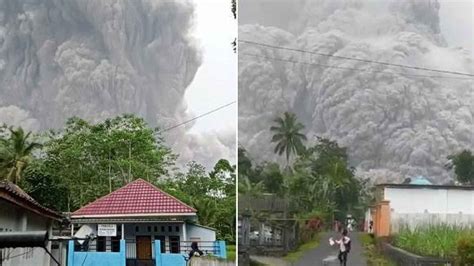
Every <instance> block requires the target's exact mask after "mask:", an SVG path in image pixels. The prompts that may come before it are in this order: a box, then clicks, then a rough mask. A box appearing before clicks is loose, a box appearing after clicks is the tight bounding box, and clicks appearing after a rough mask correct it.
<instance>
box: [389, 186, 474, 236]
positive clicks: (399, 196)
mask: <svg viewBox="0 0 474 266" xmlns="http://www.w3.org/2000/svg"><path fill="white" fill-rule="evenodd" d="M384 199H385V200H388V201H390V209H391V213H390V221H391V232H392V233H396V232H397V231H398V230H399V228H400V226H405V225H407V226H409V227H411V228H414V227H416V226H420V225H423V224H452V225H458V226H468V227H474V191H472V190H454V189H449V190H448V189H427V188H419V189H417V188H411V189H406V188H405V189H404V188H385V193H384Z"/></svg>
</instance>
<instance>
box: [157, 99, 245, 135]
mask: <svg viewBox="0 0 474 266" xmlns="http://www.w3.org/2000/svg"><path fill="white" fill-rule="evenodd" d="M236 102H237V101H233V102H230V103H227V104H224V105H221V106H219V107H217V108H215V109H212V110H211V111H208V112H206V113H204V114H201V115H198V116H196V117H193V118H191V119H189V120H186V121H184V122H181V123H179V124H177V125H174V126H171V127H168V128H165V129H163V130H159V132H166V131H169V130H171V129H173V128H177V127H179V126H182V125H185V124H187V123H190V122H192V121H194V120H197V119H199V118H201V117H204V116H207V115H210V114H212V113H215V112H217V111H219V110H221V109H224V108H226V107H227V106H230V105H232V104H234V103H236Z"/></svg>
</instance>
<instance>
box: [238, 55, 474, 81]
mask: <svg viewBox="0 0 474 266" xmlns="http://www.w3.org/2000/svg"><path fill="white" fill-rule="evenodd" d="M239 55H246V56H252V57H257V58H263V59H268V60H274V61H281V62H287V63H294V64H304V65H312V66H318V67H325V68H335V69H346V70H353V71H359V72H364V71H369V72H374V73H384V74H392V75H393V74H399V75H403V76H412V77H425V78H446V79H461V80H472V78H458V77H449V76H430V75H417V74H407V73H403V72H393V71H392V72H387V71H383V70H372V69H368V68H352V67H342V66H331V65H324V64H318V63H310V62H304V61H298V60H290V59H283V58H276V57H268V56H262V55H257V54H250V53H239Z"/></svg>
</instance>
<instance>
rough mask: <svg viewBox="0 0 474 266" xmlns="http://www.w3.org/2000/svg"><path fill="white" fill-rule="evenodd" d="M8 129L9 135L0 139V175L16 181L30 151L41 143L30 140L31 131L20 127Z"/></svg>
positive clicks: (26, 162)
mask: <svg viewBox="0 0 474 266" xmlns="http://www.w3.org/2000/svg"><path fill="white" fill-rule="evenodd" d="M9 130H10V137H9V138H8V139H0V177H3V178H5V179H7V180H9V181H12V182H13V183H18V182H20V180H21V177H22V172H23V170H24V169H25V168H26V166H27V165H28V162H29V161H30V159H31V153H32V152H33V150H34V149H36V148H39V147H41V145H40V144H39V143H36V142H30V141H29V138H30V135H31V132H28V133H25V131H24V130H23V129H22V128H21V127H20V128H18V129H16V130H15V129H13V128H10V129H9Z"/></svg>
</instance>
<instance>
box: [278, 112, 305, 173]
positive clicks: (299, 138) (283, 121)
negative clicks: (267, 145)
mask: <svg viewBox="0 0 474 266" xmlns="http://www.w3.org/2000/svg"><path fill="white" fill-rule="evenodd" d="M273 122H274V123H275V124H276V125H275V126H272V127H270V131H272V132H274V135H273V137H272V142H276V146H275V153H277V154H278V155H282V154H283V153H284V152H285V154H286V161H287V163H288V164H289V160H290V156H291V155H292V154H302V153H303V152H304V149H305V147H304V145H303V141H305V140H306V136H305V135H304V134H303V133H301V132H300V131H301V130H303V129H304V125H303V124H301V123H300V122H298V120H297V119H296V115H295V114H293V113H289V112H285V113H284V114H283V116H282V117H277V118H276V119H275V120H273Z"/></svg>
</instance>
